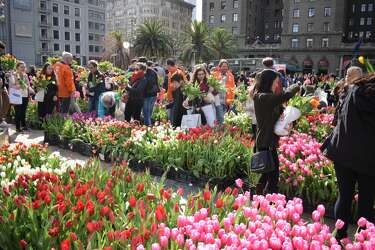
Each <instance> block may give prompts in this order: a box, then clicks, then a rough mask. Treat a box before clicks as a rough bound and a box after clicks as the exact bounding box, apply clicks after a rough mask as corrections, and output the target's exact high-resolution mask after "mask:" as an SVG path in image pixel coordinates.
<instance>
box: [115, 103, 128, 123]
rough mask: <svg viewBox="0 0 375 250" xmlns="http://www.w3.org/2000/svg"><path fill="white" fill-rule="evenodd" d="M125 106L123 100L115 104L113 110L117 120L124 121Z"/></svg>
mask: <svg viewBox="0 0 375 250" xmlns="http://www.w3.org/2000/svg"><path fill="white" fill-rule="evenodd" d="M125 106H126V104H125V103H123V102H120V103H119V105H116V110H115V119H116V120H119V121H125V113H124V112H125Z"/></svg>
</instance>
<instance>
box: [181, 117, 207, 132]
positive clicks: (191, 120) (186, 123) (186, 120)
mask: <svg viewBox="0 0 375 250" xmlns="http://www.w3.org/2000/svg"><path fill="white" fill-rule="evenodd" d="M201 124H202V120H201V115H200V114H194V115H184V116H183V117H182V121H181V129H189V128H197V127H200V126H201Z"/></svg>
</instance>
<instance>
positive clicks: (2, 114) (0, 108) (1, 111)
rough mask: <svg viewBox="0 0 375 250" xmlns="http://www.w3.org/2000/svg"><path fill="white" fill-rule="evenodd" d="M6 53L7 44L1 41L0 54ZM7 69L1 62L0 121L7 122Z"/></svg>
mask: <svg viewBox="0 0 375 250" xmlns="http://www.w3.org/2000/svg"><path fill="white" fill-rule="evenodd" d="M4 54H5V44H4V43H3V42H1V41H0V56H3V55H4ZM5 75H6V71H5V70H4V69H3V66H2V64H1V63H0V123H1V122H3V123H5V118H6V115H7V114H8V111H9V107H10V105H9V97H8V91H7V89H6V81H5Z"/></svg>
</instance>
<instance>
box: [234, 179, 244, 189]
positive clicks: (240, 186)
mask: <svg viewBox="0 0 375 250" xmlns="http://www.w3.org/2000/svg"><path fill="white" fill-rule="evenodd" d="M235 182H236V186H237V187H238V188H242V185H243V181H242V180H241V179H237V180H236V181H235Z"/></svg>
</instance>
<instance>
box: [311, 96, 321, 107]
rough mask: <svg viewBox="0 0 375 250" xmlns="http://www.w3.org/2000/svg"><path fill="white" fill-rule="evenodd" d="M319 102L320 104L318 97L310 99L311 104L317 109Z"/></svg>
mask: <svg viewBox="0 0 375 250" xmlns="http://www.w3.org/2000/svg"><path fill="white" fill-rule="evenodd" d="M319 104H320V102H319V100H317V99H316V98H313V99H311V101H310V105H311V106H312V107H313V108H314V109H316V108H317V107H318V106H319Z"/></svg>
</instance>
